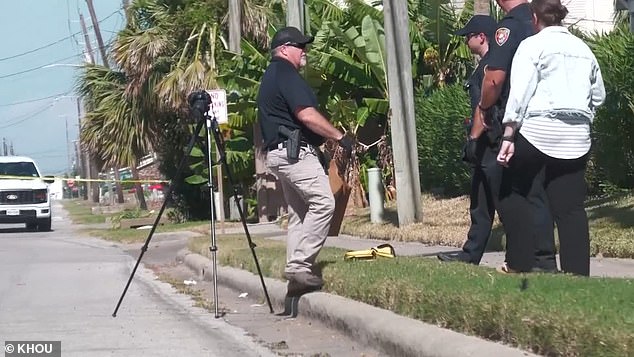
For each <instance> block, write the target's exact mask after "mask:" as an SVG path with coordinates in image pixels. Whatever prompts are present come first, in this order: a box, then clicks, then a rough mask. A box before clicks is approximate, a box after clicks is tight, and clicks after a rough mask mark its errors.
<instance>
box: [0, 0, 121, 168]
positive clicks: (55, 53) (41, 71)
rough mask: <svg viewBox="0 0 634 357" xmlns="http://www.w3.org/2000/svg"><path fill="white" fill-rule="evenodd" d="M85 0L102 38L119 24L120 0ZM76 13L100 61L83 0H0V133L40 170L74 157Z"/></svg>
mask: <svg viewBox="0 0 634 357" xmlns="http://www.w3.org/2000/svg"><path fill="white" fill-rule="evenodd" d="M93 3H94V7H95V12H96V15H97V18H98V20H99V21H100V23H99V27H100V30H101V36H102V38H103V40H104V42H105V43H106V44H108V43H109V42H111V41H112V40H113V39H114V37H115V35H116V32H117V31H119V30H121V29H122V28H123V26H124V25H125V18H124V13H123V10H122V6H123V5H122V0H93ZM79 13H81V14H82V15H83V17H84V21H85V22H86V26H87V28H88V29H87V30H88V33H89V36H90V42H91V47H92V49H93V51H94V52H95V53H94V57H95V60H96V61H97V62H98V63H103V62H101V56H100V55H99V53H98V50H97V49H98V45H97V42H96V39H95V32H94V29H93V28H92V22H91V19H90V13H89V12H88V7H87V5H86V0H19V1H14V0H0V33H1V34H2V41H1V42H0V140H5V141H6V143H7V146H10V145H11V144H12V145H13V151H14V153H15V155H22V156H29V157H31V158H33V159H34V160H35V161H36V163H37V165H38V166H39V168H40V170H41V171H42V173H43V174H47V175H52V174H56V175H60V174H64V173H66V172H68V171H69V167H70V165H72V163H73V162H74V160H75V142H76V141H77V140H78V135H79V120H80V119H79V116H78V110H77V109H78V108H77V96H76V93H75V90H74V88H75V86H76V82H77V76H78V75H79V70H80V68H78V67H77V66H80V65H81V64H83V63H84V61H85V60H86V56H85V41H84V36H83V34H82V31H81V25H80V22H79ZM21 72H23V73H21ZM81 110H82V112H83V108H81ZM3 153H4V152H3V147H2V142H0V154H3Z"/></svg>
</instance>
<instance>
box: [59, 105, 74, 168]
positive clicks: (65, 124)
mask: <svg viewBox="0 0 634 357" xmlns="http://www.w3.org/2000/svg"><path fill="white" fill-rule="evenodd" d="M60 116H63V117H64V126H65V127H66V159H67V160H68V162H67V164H68V171H67V172H68V175H69V176H70V175H71V174H72V171H71V170H72V168H73V163H72V161H71V159H70V149H69V148H68V147H69V146H70V139H69V138H68V115H60Z"/></svg>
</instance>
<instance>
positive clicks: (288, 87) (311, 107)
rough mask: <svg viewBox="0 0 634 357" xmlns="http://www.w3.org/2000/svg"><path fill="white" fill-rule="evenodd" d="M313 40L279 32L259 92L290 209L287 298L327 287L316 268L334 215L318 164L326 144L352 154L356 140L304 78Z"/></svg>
mask: <svg viewBox="0 0 634 357" xmlns="http://www.w3.org/2000/svg"><path fill="white" fill-rule="evenodd" d="M313 40H314V38H313V37H312V36H305V35H303V34H302V33H301V32H300V31H299V30H298V29H297V28H295V27H285V28H282V29H280V30H279V31H278V32H277V33H276V34H275V36H273V39H272V41H271V55H272V57H273V58H272V60H271V64H270V65H269V66H268V68H267V69H266V71H265V72H264V75H263V76H262V82H261V84H260V90H259V92H258V98H257V104H258V120H259V122H260V129H261V130H262V138H263V145H264V147H265V148H266V149H267V151H268V153H267V158H266V164H267V166H268V167H269V168H270V169H271V171H272V172H273V173H275V174H276V175H277V177H278V178H279V180H280V183H281V185H282V189H283V190H284V198H285V199H286V202H287V203H288V212H289V218H288V238H287V242H286V245H287V247H286V267H285V269H284V271H285V274H286V278H287V279H288V295H289V296H296V295H300V294H302V293H305V292H308V291H312V290H318V289H320V288H321V286H322V284H323V282H322V280H321V278H320V277H319V276H318V275H316V274H315V270H314V263H315V259H316V258H317V255H318V254H319V251H320V250H321V247H322V246H323V244H324V242H325V241H326V237H327V235H328V229H329V228H330V222H331V219H332V216H333V213H334V209H335V200H334V197H333V194H332V192H331V190H330V182H329V180H328V176H327V175H326V171H325V169H324V167H323V166H322V164H321V163H320V159H319V154H320V153H319V148H318V146H319V145H321V144H322V143H323V142H324V141H325V140H326V139H334V140H337V141H338V142H339V144H340V146H341V147H342V148H343V149H344V150H346V151H347V152H350V151H351V150H352V145H353V142H352V139H351V138H349V137H347V136H345V135H344V134H342V133H341V132H340V131H339V130H338V129H336V128H335V127H334V126H333V125H332V124H331V123H330V122H329V121H328V119H326V117H324V116H323V115H322V114H321V113H320V112H319V111H318V110H317V106H318V103H317V97H316V96H315V94H314V93H313V90H312V89H311V88H310V87H309V86H308V84H307V83H306V81H304V79H303V78H302V77H301V75H300V74H299V72H298V71H299V69H300V68H302V67H304V66H305V65H306V46H307V45H308V44H310V43H311V42H313ZM281 127H282V128H286V129H288V130H290V131H293V130H299V131H300V132H301V142H300V153H299V157H298V158H294V157H292V156H291V157H289V154H288V153H287V139H288V138H287V137H286V136H285V135H284V134H283V133H284V132H285V130H280V128H281Z"/></svg>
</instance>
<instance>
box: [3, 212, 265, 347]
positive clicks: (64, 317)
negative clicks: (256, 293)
mask: <svg viewBox="0 0 634 357" xmlns="http://www.w3.org/2000/svg"><path fill="white" fill-rule="evenodd" d="M55 208H56V207H54V208H53V213H54V217H53V231H52V232H30V231H27V230H26V229H24V228H19V227H21V226H20V225H0V344H2V345H4V342H5V341H35V340H37V341H61V345H62V356H64V357H67V356H223V357H226V356H272V355H273V354H272V353H271V352H270V351H269V350H268V349H267V348H265V347H263V346H261V345H259V344H258V343H256V342H255V341H253V339H252V337H250V336H249V335H247V332H245V330H243V329H240V328H238V327H235V326H232V325H229V324H228V323H227V322H225V321H224V320H222V319H214V318H213V316H211V315H210V314H209V312H207V311H205V310H203V309H199V308H194V307H192V301H191V299H190V298H189V297H188V296H186V295H182V294H178V293H176V292H175V290H174V289H172V287H171V286H170V285H168V284H166V283H163V282H160V281H158V280H156V277H155V276H154V274H153V273H152V272H151V271H150V270H147V269H145V268H143V267H141V268H140V269H139V270H138V271H137V273H136V276H135V279H134V280H133V282H132V285H131V287H130V289H129V290H128V292H127V294H126V296H125V299H124V300H123V304H122V305H121V308H120V309H119V312H118V314H117V317H116V318H113V317H112V313H113V311H114V308H115V306H116V303H117V301H118V299H119V297H120V295H121V293H122V291H123V288H124V286H125V283H126V281H127V279H128V277H129V275H130V273H131V270H132V267H133V266H134V263H135V259H134V258H132V257H131V256H130V255H129V254H126V252H124V251H123V250H122V249H120V248H117V247H116V246H113V245H110V244H108V243H105V242H103V241H101V240H98V239H93V238H89V237H85V236H80V233H78V231H77V230H76V228H75V227H73V226H72V225H71V223H70V221H69V219H68V218H67V217H65V216H64V212H63V211H61V210H60V209H59V206H57V208H58V209H55ZM16 227H17V228H16ZM80 238H81V239H80Z"/></svg>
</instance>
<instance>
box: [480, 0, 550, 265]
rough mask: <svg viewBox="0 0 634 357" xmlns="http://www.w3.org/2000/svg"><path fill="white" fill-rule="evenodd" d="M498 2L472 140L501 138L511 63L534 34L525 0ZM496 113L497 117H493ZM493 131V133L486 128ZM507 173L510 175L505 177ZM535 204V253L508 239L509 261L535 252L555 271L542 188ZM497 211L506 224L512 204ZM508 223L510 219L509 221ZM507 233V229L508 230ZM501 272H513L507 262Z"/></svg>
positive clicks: (505, 185) (533, 199) (533, 200)
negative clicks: (500, 12) (502, 13)
mask: <svg viewBox="0 0 634 357" xmlns="http://www.w3.org/2000/svg"><path fill="white" fill-rule="evenodd" d="M496 1H497V3H498V5H500V7H501V8H502V10H504V11H505V12H506V16H505V17H504V18H503V19H502V20H501V21H500V23H499V24H498V28H497V30H496V31H495V35H494V39H493V40H492V41H491V47H490V48H489V52H490V53H489V61H488V62H489V65H488V69H487V71H486V74H485V75H484V79H483V81H482V93H481V96H480V102H479V103H478V106H477V108H476V110H475V112H474V116H473V127H472V128H471V133H470V140H472V141H474V140H478V138H479V137H480V136H481V135H489V136H498V137H499V138H498V139H501V140H509V139H510V138H502V137H501V131H500V132H499V133H498V132H497V130H499V129H500V128H501V120H502V116H501V115H499V114H503V113H504V108H505V107H506V101H507V99H508V94H509V89H510V80H509V79H508V78H507V76H509V75H510V73H511V64H512V61H513V56H514V55H515V51H516V50H517V47H518V46H519V44H520V42H522V40H524V39H525V38H526V37H528V36H532V35H533V34H534V31H535V30H534V28H533V23H532V20H533V14H532V12H531V10H530V6H529V4H528V2H527V1H526V0H496ZM493 116H495V117H493ZM491 130H494V131H496V132H495V133H493V135H491V134H492V133H487V131H491ZM509 174H512V172H510V171H509V170H504V173H503V177H502V184H501V188H500V196H499V197H500V200H502V199H503V196H504V195H505V190H508V189H509V187H510V186H509V183H510V180H509V179H508V176H507V175H509ZM505 176H507V177H505ZM528 199H529V201H530V202H531V203H532V204H533V206H534V207H535V211H534V212H535V213H536V214H535V217H534V219H535V225H534V227H535V230H534V233H533V234H535V236H536V239H535V241H536V242H537V246H536V247H535V251H534V252H517V249H514V243H515V242H514V241H513V237H508V236H507V239H506V245H507V257H506V258H507V261H512V260H513V259H514V257H513V256H512V254H535V258H536V259H535V266H534V267H535V269H536V270H539V271H556V270H557V262H556V260H555V243H554V224H553V219H552V216H551V214H550V210H549V208H548V201H547V198H546V192H545V191H544V190H541V191H540V192H536V195H535V196H531V197H528ZM498 213H499V214H500V218H501V220H502V223H503V224H504V223H505V219H504V218H505V216H506V215H511V214H513V209H512V207H510V208H509V207H505V206H504V205H503V204H501V203H500V206H499V207H498ZM506 222H508V221H506ZM506 231H507V232H508V230H506ZM500 271H502V272H511V271H510V270H509V269H508V267H507V266H506V265H504V266H502V267H501V269H500Z"/></svg>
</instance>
